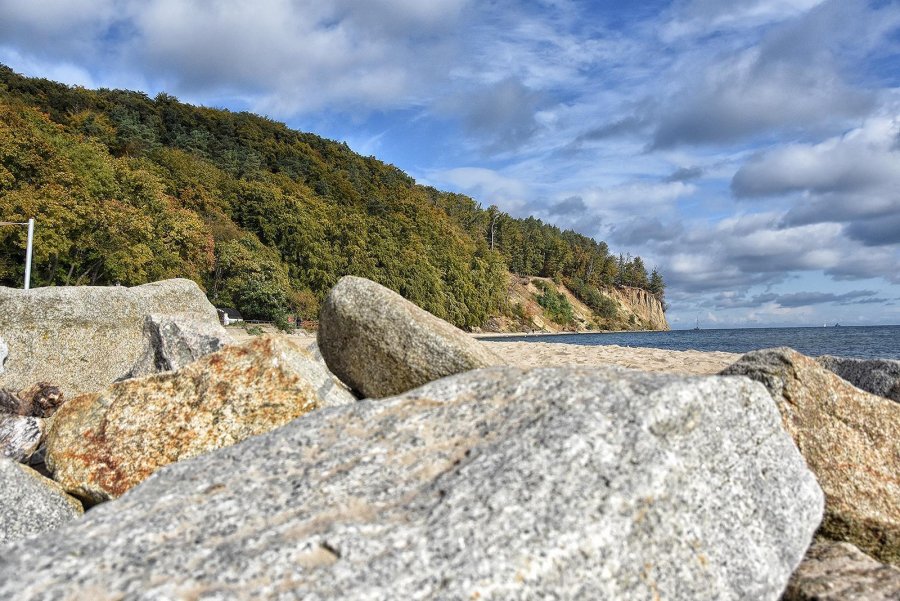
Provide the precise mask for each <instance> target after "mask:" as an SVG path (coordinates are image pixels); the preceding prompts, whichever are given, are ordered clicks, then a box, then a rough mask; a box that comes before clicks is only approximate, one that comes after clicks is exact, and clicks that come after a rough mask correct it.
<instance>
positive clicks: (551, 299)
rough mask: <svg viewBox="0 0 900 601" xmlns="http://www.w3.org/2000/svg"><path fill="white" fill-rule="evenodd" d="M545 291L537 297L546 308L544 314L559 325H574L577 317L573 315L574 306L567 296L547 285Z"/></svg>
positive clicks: (539, 302)
mask: <svg viewBox="0 0 900 601" xmlns="http://www.w3.org/2000/svg"><path fill="white" fill-rule="evenodd" d="M542 283H543V282H542ZM543 290H544V292H543V293H542V294H541V295H540V296H539V297H537V302H538V304H539V305H540V306H541V307H543V308H544V314H546V315H547V317H548V318H549V319H551V320H552V321H555V322H556V323H559V324H569V323H572V322H573V321H574V320H575V316H574V315H573V313H572V305H571V304H569V300H568V299H567V298H566V297H565V295H564V294H561V293H559V292H557V291H556V290H554V289H553V288H552V287H551V286H548V285H546V284H545V285H544V286H543Z"/></svg>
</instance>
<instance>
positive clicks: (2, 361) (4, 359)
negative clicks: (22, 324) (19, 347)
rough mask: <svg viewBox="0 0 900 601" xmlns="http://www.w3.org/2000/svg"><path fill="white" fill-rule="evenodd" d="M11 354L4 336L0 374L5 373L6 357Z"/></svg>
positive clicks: (0, 343)
mask: <svg viewBox="0 0 900 601" xmlns="http://www.w3.org/2000/svg"><path fill="white" fill-rule="evenodd" d="M8 355H9V347H8V346H6V343H5V342H3V338H0V374H2V373H3V370H4V369H5V368H4V367H3V366H4V365H5V364H6V357H7V356H8Z"/></svg>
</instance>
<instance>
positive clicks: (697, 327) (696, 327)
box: [694, 316, 700, 330]
mask: <svg viewBox="0 0 900 601" xmlns="http://www.w3.org/2000/svg"><path fill="white" fill-rule="evenodd" d="M694 329H695V330H699V329H700V317H699V316H698V317H697V325H695V326H694Z"/></svg>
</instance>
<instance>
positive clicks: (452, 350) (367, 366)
mask: <svg viewBox="0 0 900 601" xmlns="http://www.w3.org/2000/svg"><path fill="white" fill-rule="evenodd" d="M318 343H319V349H320V350H321V352H322V356H323V357H325V362H326V363H327V364H328V367H329V369H330V370H331V371H332V372H334V374H335V375H336V376H337V377H338V378H340V379H341V380H342V381H343V382H345V383H346V384H347V385H348V386H350V388H353V389H354V390H358V391H359V392H360V393H362V395H363V396H365V397H369V398H378V397H384V396H388V395H392V394H400V393H403V392H406V391H407V390H410V389H412V388H415V387H416V386H421V385H422V384H427V383H428V382H431V381H434V380H437V379H439V378H443V377H445V376H449V375H452V374H457V373H460V372H464V371H468V370H470V369H476V368H479V367H488V366H491V365H500V364H502V361H501V360H500V358H499V357H497V356H496V355H494V353H493V352H492V351H490V350H488V349H487V348H486V347H484V346H482V345H481V343H479V342H478V341H477V340H474V339H473V338H471V337H470V336H468V335H466V333H465V332H463V331H462V330H460V329H458V328H455V327H454V326H452V325H450V324H449V323H447V322H446V321H444V320H442V319H439V318H437V317H435V316H434V315H432V314H431V313H429V312H428V311H425V310H424V309H420V308H419V307H417V306H416V305H414V304H413V303H411V302H409V301H408V300H406V299H404V298H403V297H402V296H400V295H399V294H397V293H396V292H393V291H392V290H389V289H387V288H385V287H384V286H381V285H380V284H376V283H375V282H373V281H371V280H367V279H365V278H358V277H353V276H345V277H343V278H341V279H340V281H339V282H338V283H337V285H335V287H334V288H332V289H331V292H329V293H328V296H327V297H326V298H325V302H324V303H323V304H322V310H321V312H320V315H319V331H318Z"/></svg>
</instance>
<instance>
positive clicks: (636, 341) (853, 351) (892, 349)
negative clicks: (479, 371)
mask: <svg viewBox="0 0 900 601" xmlns="http://www.w3.org/2000/svg"><path fill="white" fill-rule="evenodd" d="M480 339H481V340H495V341H497V342H516V341H525V342H529V341H533V342H553V343H559V344H583V345H586V346H598V345H609V344H615V345H618V346H634V347H645V348H660V349H667V350H673V351H686V350H697V351H724V352H727V353H747V352H750V351H754V350H758V349H763V348H772V347H776V346H789V347H791V348H793V349H795V350H797V351H799V352H801V353H803V354H804V355H807V356H810V357H818V356H819V355H836V356H840V357H859V358H872V359H875V358H877V359H897V360H900V326H831V327H819V328H811V327H807V328H740V329H721V330H716V329H700V330H672V331H669V332H610V333H584V334H546V335H523V336H496V337H494V336H485V337H480Z"/></svg>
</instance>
